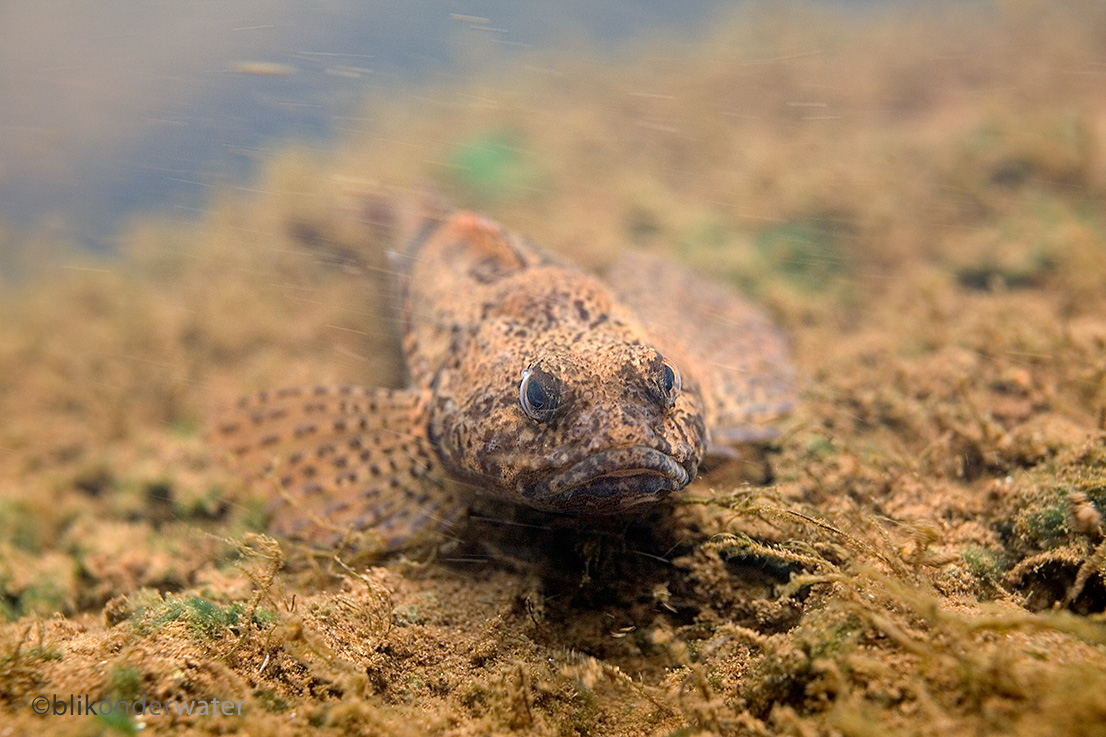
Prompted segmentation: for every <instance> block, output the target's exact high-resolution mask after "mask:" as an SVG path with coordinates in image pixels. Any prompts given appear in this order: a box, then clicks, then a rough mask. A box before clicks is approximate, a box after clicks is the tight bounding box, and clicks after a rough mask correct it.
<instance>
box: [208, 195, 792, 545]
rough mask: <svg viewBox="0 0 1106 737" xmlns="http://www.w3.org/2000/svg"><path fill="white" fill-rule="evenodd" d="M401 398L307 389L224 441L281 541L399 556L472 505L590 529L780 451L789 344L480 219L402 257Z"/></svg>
mask: <svg viewBox="0 0 1106 737" xmlns="http://www.w3.org/2000/svg"><path fill="white" fill-rule="evenodd" d="M396 266H397V277H398V288H399V294H400V296H401V298H402V299H401V302H402V315H401V325H402V332H403V341H402V342H403V352H404V357H405V360H406V365H407V368H408V373H409V375H410V385H409V386H408V387H407V388H405V389H385V388H370V387H361V386H338V387H328V386H321V387H297V388H290V389H283V390H276V391H270V392H262V393H260V394H257V395H254V396H252V397H248V398H246V399H243V400H242V401H241V402H240V403H239V405H238V406H237V408H236V409H235V410H234V411H233V412H231V413H230V415H229V416H227V417H224V418H223V419H222V420H221V421H220V422H219V423H218V424H217V426H216V428H215V436H216V438H217V440H218V442H219V444H221V445H222V446H223V447H225V448H226V449H227V450H229V451H230V453H231V454H232V455H233V456H235V457H237V458H238V459H239V460H240V461H241V462H242V463H243V464H244V465H245V467H247V468H249V469H251V470H253V471H254V472H257V471H261V472H262V473H263V474H264V475H266V476H267V477H269V478H270V479H272V480H273V482H274V483H275V485H276V487H277V492H278V493H277V494H275V495H274V500H273V503H272V504H271V507H270V511H271V515H272V516H271V529H272V530H273V532H274V533H276V534H278V535H280V536H285V537H290V538H296V539H300V540H304V541H307V542H310V543H313V544H317V545H321V546H326V545H335V544H338V543H341V542H342V541H347V542H348V541H349V540H350V539H352V538H354V537H357V536H361V537H362V538H364V539H362V540H361V543H360V544H362V545H364V544H368V545H371V546H374V547H376V548H378V549H384V550H390V549H397V548H402V547H404V546H406V545H409V544H411V543H412V541H414V540H416V539H420V538H421V537H424V536H425V534H426V533H428V532H433V531H435V530H439V529H442V528H444V527H446V526H448V525H450V524H452V523H454V522H456V521H457V520H458V519H460V518H461V517H462V516H463V515H464V514H465V511H466V510H467V509H468V508H469V506H470V504H471V503H472V501H473V500H474V499H489V498H490V499H493V500H501V501H502V502H503V503H504V504H517V505H526V506H528V507H533V508H536V509H540V510H546V511H549V512H558V513H565V514H571V515H575V516H576V517H578V518H580V519H582V520H586V519H590V518H598V517H609V516H616V515H625V514H628V513H632V512H633V511H634V510H639V509H643V508H647V507H649V506H650V505H653V504H655V503H656V502H658V501H660V500H662V499H664V498H665V497H667V496H668V495H669V494H670V493H672V492H674V491H677V490H679V489H682V488H683V487H685V486H686V485H687V484H688V483H689V482H690V481H691V480H692V479H694V478H695V476H696V473H697V472H698V469H699V466H700V463H701V461H702V459H703V457H704V455H705V454H717V455H727V454H729V453H731V452H732V450H731V449H733V448H735V447H740V446H742V445H744V444H749V443H757V442H763V441H766V440H769V439H771V438H772V437H773V436H774V435H775V434H776V431H775V430H774V429H773V427H772V422H773V421H774V420H776V419H778V418H779V417H781V416H783V415H784V414H786V413H787V412H788V411H789V410H790V408H791V405H792V402H793V388H792V368H791V364H790V360H789V356H788V347H787V342H786V340H785V339H784V337H783V336H782V334H781V333H780V332H779V331H778V330H777V329H776V328H775V327H774V326H773V324H772V323H771V321H770V320H769V319H768V318H767V316H766V315H765V314H764V313H763V312H762V311H761V310H760V309H759V308H757V307H756V306H755V305H753V304H751V303H749V302H748V301H746V300H744V299H742V298H741V297H739V296H738V295H736V294H735V293H733V292H731V291H730V290H729V289H726V288H725V287H724V286H722V285H721V284H719V283H716V282H714V281H711V280H709V279H707V278H705V277H703V276H699V275H696V274H694V273H691V272H689V271H687V270H686V269H683V268H681V267H679V266H677V265H676V264H674V263H672V262H669V261H667V260H665V259H663V258H659V257H655V256H648V255H645V254H642V253H631V254H628V255H626V256H624V257H623V258H622V259H621V260H620V261H619V262H617V263H616V264H615V265H614V267H613V268H612V269H611V270H610V271H609V272H608V273H607V275H606V279H605V280H600V279H599V278H598V277H596V276H594V275H592V274H589V273H586V272H585V271H583V270H581V269H579V268H577V267H575V266H573V265H571V264H568V263H566V262H564V261H563V260H561V259H559V258H557V257H555V256H553V255H551V254H548V253H546V252H545V251H543V250H542V249H540V248H539V247H537V246H535V245H534V244H533V243H531V242H530V241H528V240H526V239H524V238H521V237H518V236H517V235H515V234H513V233H511V232H509V231H507V230H506V229H504V228H503V227H501V226H500V225H498V224H496V223H494V222H492V221H490V220H489V219H487V218H485V217H483V216H481V215H478V214H475V213H472V212H454V213H452V214H450V215H447V216H444V217H441V218H438V219H430V220H427V222H426V223H425V224H424V225H423V227H422V229H421V231H420V232H419V234H418V235H417V236H416V237H415V238H414V239H413V240H412V241H411V243H410V245H409V246H408V247H407V248H406V250H405V251H404V252H403V253H401V254H398V256H397V257H396Z"/></svg>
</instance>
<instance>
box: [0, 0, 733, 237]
mask: <svg viewBox="0 0 1106 737" xmlns="http://www.w3.org/2000/svg"><path fill="white" fill-rule="evenodd" d="M731 7H732V4H731V3H726V2H721V1H720V0H694V1H693V2H687V3H679V4H672V3H666V2H663V1H661V0H648V1H646V2H629V1H628V0H616V1H614V2H605V3H601V4H595V3H587V2H577V1H573V2H566V3H556V4H537V3H534V4H520V3H513V2H508V1H506V0H485V1H483V2H470V1H465V0H455V1H442V0H434V1H432V2H428V1H426V0H418V1H416V2H403V3H400V2H388V1H381V0H369V1H363V0H323V1H322V2H311V3H302V2H295V1H290V0H275V1H273V0H234V1H233V2H222V1H219V2H214V1H204V0H199V1H196V2H187V3H150V2H146V1H145V0H112V2H98V3H89V2H83V1H82V0H51V1H50V2H43V3H4V4H3V5H2V6H0V218H2V219H3V221H6V222H7V223H8V224H9V225H12V226H18V227H20V228H24V227H28V226H31V225H33V224H36V223H39V222H42V221H43V220H45V219H51V220H53V221H54V222H58V221H59V220H64V221H65V222H66V223H67V224H68V225H69V227H71V228H73V229H74V230H76V231H77V232H78V234H79V236H80V238H81V240H83V241H84V242H86V243H87V244H89V245H93V246H95V247H101V248H102V247H104V246H106V245H107V244H108V241H109V240H110V237H111V235H112V233H113V232H115V229H116V228H117V227H118V224H119V222H120V219H121V218H125V217H126V216H128V215H129V214H131V213H134V212H136V211H140V210H146V209H164V208H178V209H187V208H199V207H202V206H203V203H204V202H205V198H206V197H207V196H208V195H209V193H210V192H211V190H212V188H213V187H220V186H236V185H242V184H244V183H245V182H246V181H248V179H249V177H250V176H251V174H253V173H255V172H256V170H257V163H258V160H259V159H261V158H263V157H264V156H265V155H266V153H267V152H269V151H271V150H272V149H274V148H275V147H279V146H280V145H281V144H282V143H286V142H289V141H298V142H300V143H307V144H308V145H310V146H318V147H327V146H332V145H333V139H334V138H335V137H338V136H342V135H343V134H344V133H346V132H348V131H349V130H350V129H358V128H360V127H363V125H364V124H365V123H366V122H367V121H371V118H372V116H373V114H374V112H375V111H376V109H377V108H378V107H379V106H380V104H382V100H386V99H390V98H394V97H395V96H399V95H402V93H403V92H404V91H407V93H408V94H411V92H412V90H413V89H422V90H424V91H425V90H426V89H429V88H431V87H432V86H434V85H453V86H457V85H459V84H460V83H461V82H462V81H464V80H465V79H466V78H471V77H473V76H476V75H480V74H487V73H495V71H496V70H497V69H500V70H501V69H502V68H503V67H504V66H510V65H522V64H524V63H525V61H524V60H525V59H526V58H528V55H533V54H534V53H535V52H541V51H550V50H554V49H560V50H562V52H563V51H575V52H577V53H584V52H591V53H596V52H599V53H608V54H609V53H614V52H615V51H616V50H618V49H619V48H624V47H625V46H627V45H628V44H633V43H640V42H641V41H642V39H644V38H648V37H649V36H650V35H652V34H663V35H664V36H665V37H666V38H668V39H670V40H671V39H681V38H686V39H688V40H690V39H692V38H695V37H697V36H701V35H702V34H704V33H705V32H706V31H707V30H708V29H709V28H710V25H711V24H712V23H716V22H717V21H718V19H719V17H721V16H722V15H723V14H724V12H725V11H726V10H727V9H730V8H731Z"/></svg>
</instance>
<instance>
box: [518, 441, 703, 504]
mask: <svg viewBox="0 0 1106 737" xmlns="http://www.w3.org/2000/svg"><path fill="white" fill-rule="evenodd" d="M694 473H695V468H694V467H693V468H691V469H688V468H686V467H685V466H684V465H683V464H681V463H680V462H679V461H677V460H676V459H675V458H673V457H672V456H670V455H668V454H667V453H664V452H663V451H660V450H657V449H656V448H650V447H648V446H643V445H635V446H631V447H628V448H612V449H610V450H605V451H601V452H599V453H595V454H592V455H590V456H588V457H587V458H585V459H584V460H582V461H580V462H578V463H577V464H575V465H574V466H570V467H569V468H568V469H567V470H565V471H562V472H560V473H556V474H554V475H552V476H549V477H547V478H545V479H543V480H542V481H540V482H539V483H538V484H536V485H535V486H534V487H533V488H532V489H530V490H529V493H526V494H525V496H526V497H527V500H528V501H529V502H530V503H531V504H532V505H533V506H536V507H539V508H542V509H548V510H552V511H559V512H580V513H590V514H600V515H602V514H619V513H624V512H627V511H630V510H632V509H634V508H635V507H639V506H642V505H648V504H651V503H653V502H656V501H659V500H661V499H663V498H664V497H666V496H667V495H668V494H669V493H670V492H672V491H676V490H678V489H682V488H684V487H685V486H687V484H688V482H689V481H690V480H691V478H692V476H693V475H694Z"/></svg>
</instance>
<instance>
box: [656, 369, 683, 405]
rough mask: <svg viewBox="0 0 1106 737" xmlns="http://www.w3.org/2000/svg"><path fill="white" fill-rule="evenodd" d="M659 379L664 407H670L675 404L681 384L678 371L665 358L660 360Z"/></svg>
mask: <svg viewBox="0 0 1106 737" xmlns="http://www.w3.org/2000/svg"><path fill="white" fill-rule="evenodd" d="M660 379H661V381H660V389H661V398H662V399H663V400H664V404H665V406H666V407H671V406H672V405H674V404H675V403H676V397H678V396H680V389H681V388H682V384H683V382H682V381H681V379H680V370H679V369H678V368H676V364H674V363H672V361H671V360H669V359H667V358H661V376H660Z"/></svg>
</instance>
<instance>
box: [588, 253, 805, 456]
mask: <svg viewBox="0 0 1106 737" xmlns="http://www.w3.org/2000/svg"><path fill="white" fill-rule="evenodd" d="M608 280H609V282H610V284H611V286H612V287H613V288H614V290H615V292H616V294H617V296H618V298H619V299H620V300H621V301H622V302H623V304H625V305H626V306H628V307H630V308H631V309H632V310H634V312H635V313H636V314H637V316H638V318H639V319H640V320H641V322H642V324H643V325H644V327H645V329H646V330H647V331H649V332H650V333H651V335H652V337H653V340H654V341H655V344H656V346H657V348H658V349H659V350H661V351H662V352H664V353H666V354H668V355H669V356H670V357H671V358H672V359H673V360H675V361H676V362H677V364H678V365H684V366H686V373H687V374H688V375H689V376H691V377H693V378H694V379H696V380H697V381H698V382H699V383H700V387H701V389H702V391H703V400H704V403H705V404H706V414H707V417H706V419H707V433H708V453H711V454H713V455H728V452H727V449H728V448H732V447H733V446H740V445H744V444H748V443H757V442H763V441H766V440H770V439H771V438H773V437H775V436H776V435H777V434H778V431H777V430H776V428H775V427H773V424H772V423H773V422H774V421H775V420H778V419H779V418H780V417H782V416H783V415H786V414H787V413H788V412H790V410H791V407H792V405H793V404H794V396H795V395H794V370H793V368H792V364H791V359H790V355H789V350H788V345H787V340H786V339H785V338H784V336H783V334H782V333H781V332H780V331H779V330H778V329H777V328H776V327H775V326H774V325H773V324H772V322H771V320H770V319H769V318H768V316H767V315H766V314H765V313H764V311H763V310H761V309H760V308H759V307H757V306H756V305H754V304H752V303H751V302H749V301H747V300H745V299H743V298H742V297H740V296H739V295H737V294H736V293H734V292H733V291H732V290H730V289H728V288H727V287H726V286H725V285H723V284H719V283H718V282H715V281H713V280H711V279H709V278H707V277H705V276H701V275H699V274H695V273H693V272H690V271H688V270H687V269H685V268H683V267H681V266H679V265H677V264H675V263H673V262H672V261H670V260H668V259H664V258H661V257H658V256H654V255H650V254H644V253H640V252H629V253H627V254H625V255H624V256H623V257H622V258H621V259H620V260H619V261H618V262H617V263H616V264H615V265H614V267H613V268H612V269H611V270H610V272H608Z"/></svg>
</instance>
